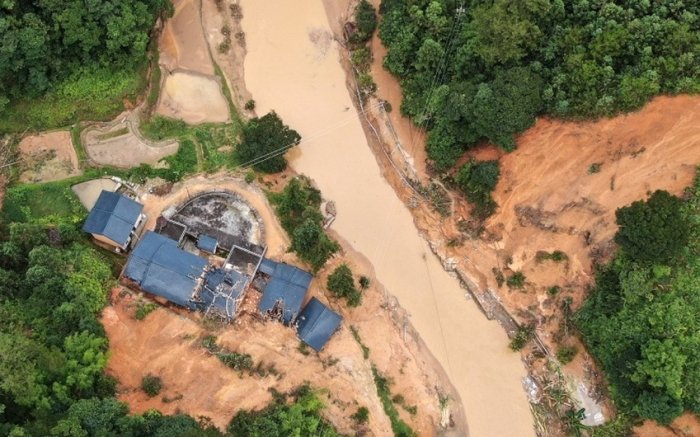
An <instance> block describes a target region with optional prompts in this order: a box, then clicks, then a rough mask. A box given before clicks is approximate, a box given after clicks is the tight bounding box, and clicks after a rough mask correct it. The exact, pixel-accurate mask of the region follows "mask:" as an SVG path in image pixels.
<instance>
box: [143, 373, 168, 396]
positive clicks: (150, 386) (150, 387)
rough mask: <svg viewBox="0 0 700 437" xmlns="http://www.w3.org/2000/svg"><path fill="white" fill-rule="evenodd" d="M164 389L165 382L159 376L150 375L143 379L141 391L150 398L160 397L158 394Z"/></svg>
mask: <svg viewBox="0 0 700 437" xmlns="http://www.w3.org/2000/svg"><path fill="white" fill-rule="evenodd" d="M162 389H163V381H162V380H161V379H160V377H158V376H153V375H151V374H148V375H146V376H144V377H143V378H142V379H141V390H143V391H144V393H146V394H147V395H148V397H149V398H152V397H155V396H158V393H160V391H161V390H162Z"/></svg>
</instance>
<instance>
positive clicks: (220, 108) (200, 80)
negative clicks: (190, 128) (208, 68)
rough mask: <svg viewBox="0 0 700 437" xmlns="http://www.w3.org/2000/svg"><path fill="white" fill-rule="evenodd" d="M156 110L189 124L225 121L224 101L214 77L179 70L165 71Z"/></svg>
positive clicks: (227, 119)
mask: <svg viewBox="0 0 700 437" xmlns="http://www.w3.org/2000/svg"><path fill="white" fill-rule="evenodd" d="M156 112H157V113H158V114H160V115H164V116H166V117H170V118H178V119H180V120H183V121H185V122H186V123H189V124H198V123H204V122H211V123H226V122H227V121H229V114H228V103H227V102H226V99H225V98H224V96H223V94H222V92H221V85H220V84H219V82H218V81H217V80H216V78H215V77H212V76H203V75H199V74H192V73H187V72H183V71H176V72H173V73H171V74H166V76H165V83H164V85H163V88H162V89H161V94H160V99H159V101H158V107H157V109H156Z"/></svg>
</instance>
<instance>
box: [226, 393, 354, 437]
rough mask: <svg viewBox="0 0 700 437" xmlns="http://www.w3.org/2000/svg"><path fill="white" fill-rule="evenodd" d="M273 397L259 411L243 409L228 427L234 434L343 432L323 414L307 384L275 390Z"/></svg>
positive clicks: (324, 436) (328, 435)
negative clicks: (338, 430)
mask: <svg viewBox="0 0 700 437" xmlns="http://www.w3.org/2000/svg"><path fill="white" fill-rule="evenodd" d="M273 397H274V401H273V402H272V403H270V405H268V406H267V407H265V408H263V409H262V410H258V411H246V410H241V411H239V412H238V413H236V415H235V416H234V417H233V419H232V420H231V423H230V424H229V426H228V428H227V431H228V435H233V436H265V437H287V436H292V435H295V436H317V437H336V436H340V434H338V432H337V431H336V430H335V429H334V428H333V426H332V425H331V424H330V423H328V422H327V421H326V420H325V419H324V418H323V417H322V416H321V410H322V409H323V402H322V401H321V399H319V397H318V395H317V394H316V393H314V392H313V391H312V390H311V388H310V387H309V386H308V385H303V386H301V387H299V388H297V389H296V390H294V391H293V392H291V393H290V394H280V393H278V392H276V391H273Z"/></svg>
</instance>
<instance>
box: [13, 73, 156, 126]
mask: <svg viewBox="0 0 700 437" xmlns="http://www.w3.org/2000/svg"><path fill="white" fill-rule="evenodd" d="M145 86H146V65H142V66H139V67H137V68H136V69H134V70H119V71H109V70H94V71H81V72H79V73H76V74H74V75H73V76H71V77H69V78H67V79H66V80H64V81H63V82H61V83H59V84H57V85H56V86H55V87H54V88H53V89H52V90H51V91H49V92H48V93H47V94H46V95H44V96H42V97H37V98H31V99H22V100H19V101H14V102H11V103H10V104H9V107H8V108H7V109H6V110H5V111H3V112H2V113H0V134H2V133H11V132H24V131H26V130H34V131H42V130H47V129H53V128H56V127H63V126H68V125H71V124H73V123H77V122H78V121H81V120H94V121H105V120H109V119H111V118H113V117H114V116H115V115H117V114H119V113H120V112H121V111H123V110H124V100H132V101H134V100H136V97H137V96H138V95H139V93H141V92H142V90H143V89H144V87H145Z"/></svg>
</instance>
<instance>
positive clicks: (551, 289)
mask: <svg viewBox="0 0 700 437" xmlns="http://www.w3.org/2000/svg"><path fill="white" fill-rule="evenodd" d="M559 292H561V287H560V286H558V285H552V286H551V287H549V288H548V289H547V293H549V294H550V296H556V295H557V294H559Z"/></svg>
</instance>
